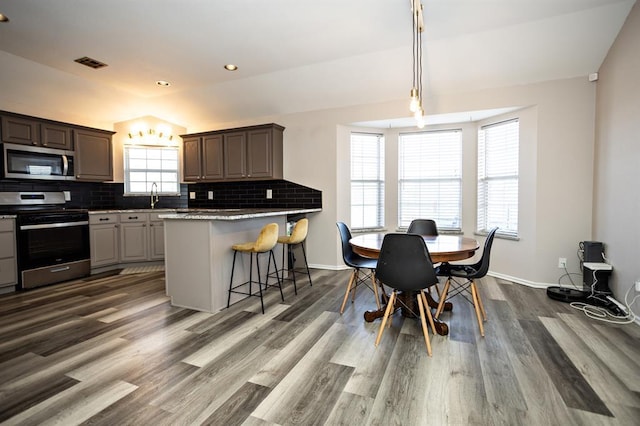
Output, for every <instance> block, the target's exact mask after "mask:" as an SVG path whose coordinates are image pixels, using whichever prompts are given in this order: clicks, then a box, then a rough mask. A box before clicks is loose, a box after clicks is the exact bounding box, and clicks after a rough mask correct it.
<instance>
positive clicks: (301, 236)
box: [278, 218, 313, 294]
mask: <svg viewBox="0 0 640 426" xmlns="http://www.w3.org/2000/svg"><path fill="white" fill-rule="evenodd" d="M308 229H309V219H307V218H304V219H300V220H299V221H297V222H296V224H295V225H294V226H293V230H292V231H291V235H281V236H279V237H278V243H279V244H282V245H285V244H286V245H287V254H288V256H289V257H288V259H289V269H290V270H291V274H292V275H293V279H291V278H284V252H285V251H284V247H283V250H282V268H283V269H281V271H282V280H283V281H284V280H288V281H293V291H294V292H295V294H298V288H297V287H296V265H295V257H294V256H293V251H292V250H291V249H292V248H293V247H295V246H297V245H300V246H301V247H302V256H303V257H304V266H305V268H306V269H307V276H308V277H309V285H313V283H312V282H311V273H310V272H309V264H308V263H307V253H306V251H305V248H304V240H305V239H306V238H307V231H308Z"/></svg>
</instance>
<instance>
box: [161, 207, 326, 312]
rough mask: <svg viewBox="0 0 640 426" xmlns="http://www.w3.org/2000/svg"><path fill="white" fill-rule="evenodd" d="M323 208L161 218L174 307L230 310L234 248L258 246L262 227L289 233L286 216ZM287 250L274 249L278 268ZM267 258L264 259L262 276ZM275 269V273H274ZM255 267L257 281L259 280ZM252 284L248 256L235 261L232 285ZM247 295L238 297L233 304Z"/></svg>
mask: <svg viewBox="0 0 640 426" xmlns="http://www.w3.org/2000/svg"><path fill="white" fill-rule="evenodd" d="M320 210H321V209H222V210H189V211H187V212H176V213H167V214H161V215H160V216H159V217H160V219H163V220H164V246H165V279H166V292H167V295H168V296H169V297H171V304H172V305H174V306H179V307H184V308H189V309H195V310H198V311H204V312H217V311H219V310H221V309H223V308H225V307H226V306H227V297H228V290H229V279H230V277H231V266H232V262H233V250H231V246H232V245H234V244H238V243H243V242H249V241H255V240H256V239H257V237H258V234H259V233H260V230H261V229H262V227H263V226H264V225H266V224H268V223H277V224H278V227H279V228H280V231H279V234H280V235H284V234H285V232H286V222H287V216H290V215H305V214H307V213H315V212H319V211H320ZM282 250H283V247H282V246H281V245H280V244H278V245H276V247H275V248H274V252H275V255H276V261H277V264H278V269H281V268H282V265H281V264H280V263H281V262H282ZM267 259H268V256H260V270H261V272H262V277H264V275H265V273H266V271H267ZM272 269H273V268H272ZM256 273H257V270H256V268H255V265H254V272H253V276H254V279H255V277H257V275H256ZM248 279H249V256H240V255H238V258H237V259H236V268H235V272H234V284H240V283H242V282H245V281H247V280H248ZM243 297H245V296H241V295H237V294H234V295H232V297H231V303H234V302H237V301H239V300H241V299H242V298H243Z"/></svg>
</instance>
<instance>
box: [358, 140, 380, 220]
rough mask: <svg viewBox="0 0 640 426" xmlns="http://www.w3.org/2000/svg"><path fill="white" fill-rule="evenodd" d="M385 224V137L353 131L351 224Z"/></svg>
mask: <svg viewBox="0 0 640 426" xmlns="http://www.w3.org/2000/svg"><path fill="white" fill-rule="evenodd" d="M383 226H384V137H383V136H382V135H381V134H372V133H355V132H354V133H351V228H352V229H366V228H381V227H383Z"/></svg>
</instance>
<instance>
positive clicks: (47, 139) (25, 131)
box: [0, 115, 73, 150]
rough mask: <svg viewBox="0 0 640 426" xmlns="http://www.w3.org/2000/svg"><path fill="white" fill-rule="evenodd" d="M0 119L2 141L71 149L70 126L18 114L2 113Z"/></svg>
mask: <svg viewBox="0 0 640 426" xmlns="http://www.w3.org/2000/svg"><path fill="white" fill-rule="evenodd" d="M1 120H2V121H1V123H0V126H2V141H3V142H9V143H16V144H21V145H32V146H43V147H47V148H58V149H66V150H72V149H73V141H72V139H71V127H70V126H65V125H63V124H57V123H52V122H48V121H43V120H39V119H37V118H35V117H27V116H19V115H2V117H1Z"/></svg>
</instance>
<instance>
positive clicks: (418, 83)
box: [409, 0, 424, 129]
mask: <svg viewBox="0 0 640 426" xmlns="http://www.w3.org/2000/svg"><path fill="white" fill-rule="evenodd" d="M409 1H410V2H411V14H412V19H411V21H412V22H411V25H412V33H413V41H412V46H413V53H412V56H413V69H412V72H413V82H412V86H411V93H410V97H411V100H410V102H409V111H411V112H412V113H413V116H414V117H415V119H416V124H417V126H418V127H419V128H421V129H422V128H423V127H424V109H423V108H422V31H424V21H423V16H422V3H421V2H420V0H409Z"/></svg>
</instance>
